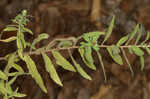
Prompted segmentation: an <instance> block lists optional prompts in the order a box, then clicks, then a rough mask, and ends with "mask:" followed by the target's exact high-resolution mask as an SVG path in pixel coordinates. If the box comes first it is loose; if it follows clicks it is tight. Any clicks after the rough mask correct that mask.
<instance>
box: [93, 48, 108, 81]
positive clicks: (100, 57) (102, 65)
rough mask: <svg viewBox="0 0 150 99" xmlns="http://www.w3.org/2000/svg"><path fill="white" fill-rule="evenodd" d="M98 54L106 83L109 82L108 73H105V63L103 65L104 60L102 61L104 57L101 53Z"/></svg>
mask: <svg viewBox="0 0 150 99" xmlns="http://www.w3.org/2000/svg"><path fill="white" fill-rule="evenodd" d="M96 53H97V55H98V59H99V61H100V64H101V67H102V70H103V73H104V78H105V81H106V80H107V76H106V72H105V68H104V63H103V60H102V56H101V54H100V53H99V51H96Z"/></svg>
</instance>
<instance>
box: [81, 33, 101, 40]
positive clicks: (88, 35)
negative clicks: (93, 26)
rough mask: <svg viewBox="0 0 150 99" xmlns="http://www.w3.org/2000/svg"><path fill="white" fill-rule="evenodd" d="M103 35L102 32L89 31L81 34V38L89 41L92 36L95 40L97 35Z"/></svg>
mask: <svg viewBox="0 0 150 99" xmlns="http://www.w3.org/2000/svg"><path fill="white" fill-rule="evenodd" d="M101 35H104V32H99V31H97V32H89V33H85V34H83V39H84V40H85V41H87V42H88V41H90V40H91V38H92V41H97V39H98V38H99V36H101Z"/></svg>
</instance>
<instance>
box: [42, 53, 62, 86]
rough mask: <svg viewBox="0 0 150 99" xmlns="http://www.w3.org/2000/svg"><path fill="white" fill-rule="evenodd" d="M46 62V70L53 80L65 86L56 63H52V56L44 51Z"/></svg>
mask: <svg viewBox="0 0 150 99" xmlns="http://www.w3.org/2000/svg"><path fill="white" fill-rule="evenodd" d="M42 56H43V59H44V62H45V68H46V71H47V72H48V73H49V74H50V77H51V78H52V80H53V81H54V82H55V83H57V84H58V85H60V86H63V84H62V83H61V80H60V78H59V76H58V74H57V72H56V69H55V67H54V65H53V64H52V61H51V60H50V58H49V57H48V56H47V55H46V54H45V53H42Z"/></svg>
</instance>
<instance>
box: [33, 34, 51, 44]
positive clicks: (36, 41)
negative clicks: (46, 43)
mask: <svg viewBox="0 0 150 99" xmlns="http://www.w3.org/2000/svg"><path fill="white" fill-rule="evenodd" d="M48 37H49V35H48V34H46V33H42V34H40V35H38V37H37V38H35V39H34V41H33V43H32V45H35V44H36V43H38V42H40V41H41V40H44V39H47V38H48Z"/></svg>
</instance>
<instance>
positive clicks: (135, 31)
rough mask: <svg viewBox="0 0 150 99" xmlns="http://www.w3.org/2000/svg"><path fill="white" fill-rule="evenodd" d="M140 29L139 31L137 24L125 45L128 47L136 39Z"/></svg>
mask: <svg viewBox="0 0 150 99" xmlns="http://www.w3.org/2000/svg"><path fill="white" fill-rule="evenodd" d="M138 29H139V24H137V25H136V27H135V28H134V30H133V31H132V32H131V33H130V35H129V39H128V41H127V42H126V44H125V45H128V44H129V42H130V41H131V40H132V39H133V38H134V37H135V35H136V33H137V31H138Z"/></svg>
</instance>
